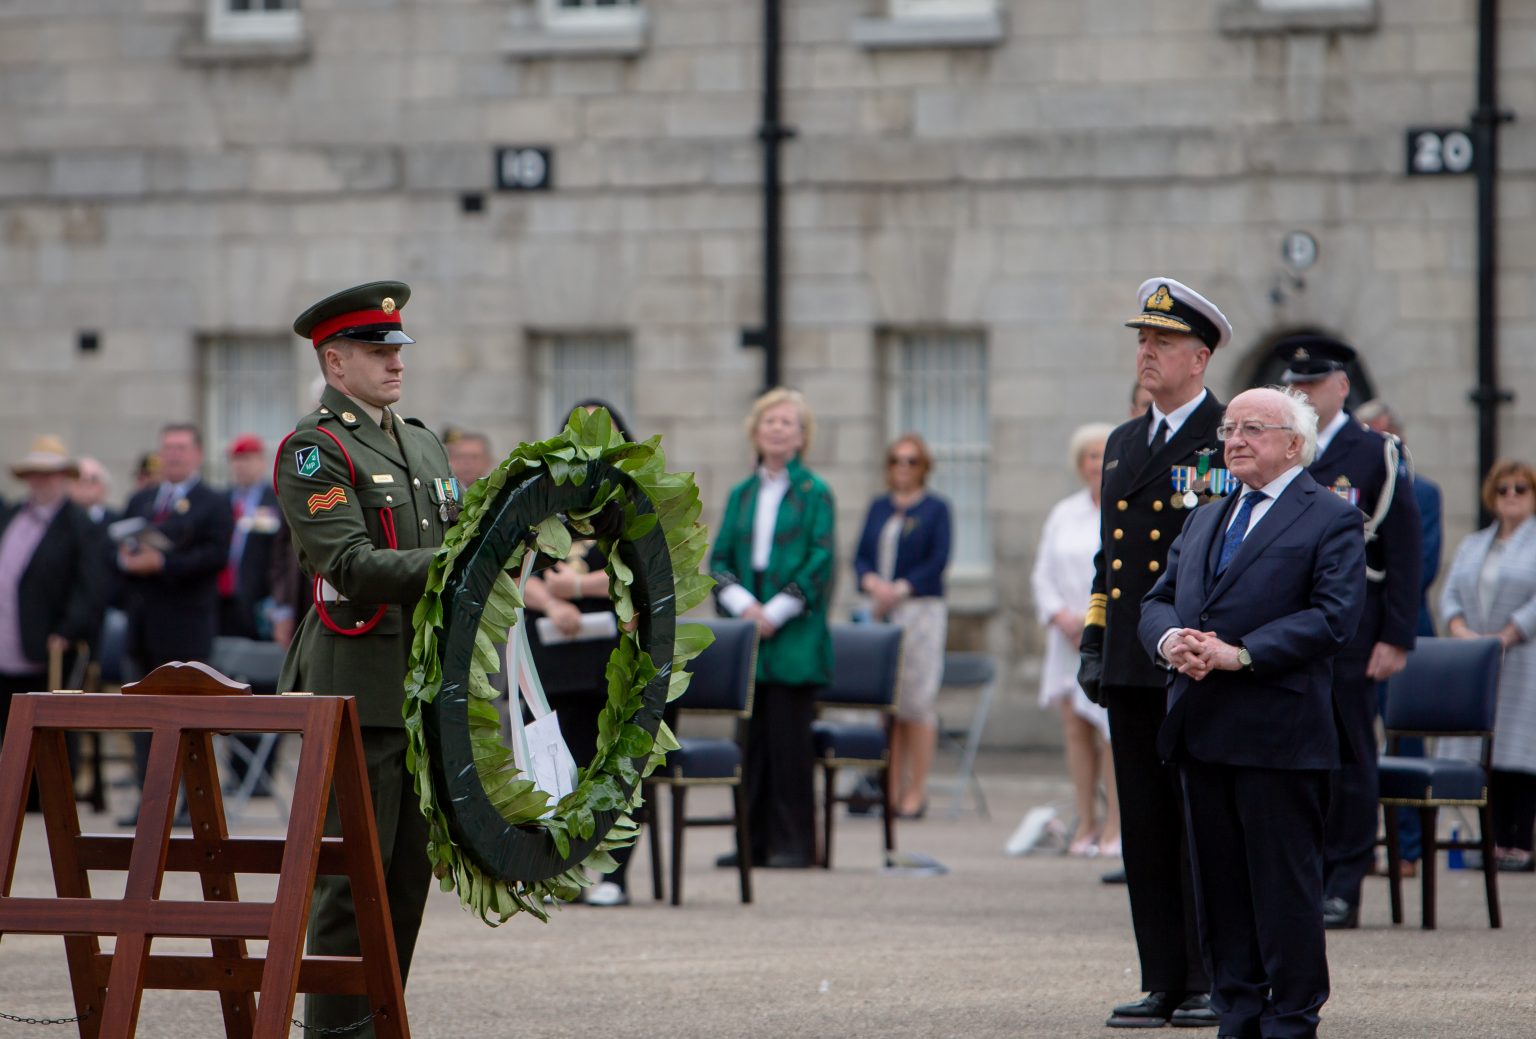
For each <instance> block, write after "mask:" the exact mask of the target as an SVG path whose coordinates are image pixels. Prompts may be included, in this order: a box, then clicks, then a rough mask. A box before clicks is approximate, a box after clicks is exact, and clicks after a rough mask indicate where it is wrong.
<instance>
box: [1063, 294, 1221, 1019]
mask: <svg viewBox="0 0 1536 1039" xmlns="http://www.w3.org/2000/svg"><path fill="white" fill-rule="evenodd" d="M1136 303H1137V306H1139V307H1140V308H1141V311H1142V312H1141V313H1140V314H1138V315H1137V316H1136V317H1134V318H1132V319H1131V320H1130V321H1128V322H1127V323H1126V324H1127V325H1129V326H1130V327H1132V328H1135V329H1137V350H1136V372H1137V379H1138V381H1139V382H1140V384H1141V385H1142V386H1144V387H1146V389H1147V390H1148V391H1149V392H1150V393H1151V397H1152V403H1151V406H1150V408H1148V410H1147V412H1146V413H1145V414H1143V415H1140V416H1138V417H1136V418H1133V419H1131V420H1130V421H1129V422H1126V423H1124V424H1123V425H1121V426H1120V427H1119V428H1117V429H1116V430H1115V431H1114V432H1113V433H1111V434H1110V436H1109V440H1108V442H1107V443H1106V444H1105V447H1104V478H1103V493H1102V496H1101V502H1102V505H1101V510H1102V511H1101V513H1100V548H1099V552H1098V555H1097V556H1096V557H1095V559H1094V577H1093V596H1092V598H1091V600H1090V605H1089V608H1088V615H1087V617H1086V618H1085V622H1084V628H1083V637H1082V663H1081V666H1080V669H1079V672H1078V680H1079V682H1080V683H1081V684H1082V686H1083V690H1084V692H1086V693H1087V694H1088V697H1089V698H1090V699H1092V700H1093V701H1095V702H1096V703H1102V704H1104V705H1105V706H1106V707H1108V708H1109V729H1110V751H1111V753H1112V755H1113V757H1114V762H1115V785H1116V787H1117V788H1118V789H1119V791H1120V815H1121V820H1122V824H1121V825H1122V835H1121V840H1122V855H1123V857H1124V861H1125V874H1126V883H1127V886H1128V888H1129V891H1130V901H1131V920H1132V923H1133V924H1134V927H1135V931H1136V946H1137V951H1138V952H1139V953H1140V957H1141V987H1142V990H1143V991H1144V992H1146V993H1147V995H1146V996H1145V997H1143V998H1142V999H1139V1000H1135V1001H1133V1002H1129V1003H1124V1004H1121V1005H1119V1006H1116V1007H1115V1008H1114V1010H1113V1012H1112V1013H1111V1014H1110V1017H1109V1020H1108V1021H1107V1022H1106V1023H1107V1024H1108V1025H1109V1026H1110V1027H1114V1028H1147V1027H1154V1026H1159V1025H1162V1024H1165V1023H1168V1022H1170V1021H1171V1022H1172V1023H1174V1024H1181V1025H1212V1024H1215V1023H1216V1018H1215V1015H1214V1014H1213V1013H1212V1011H1211V1009H1210V999H1209V995H1208V993H1209V990H1210V979H1209V977H1208V976H1207V974H1206V969H1205V965H1204V962H1203V958H1202V956H1201V953H1200V946H1199V942H1198V934H1197V930H1196V927H1195V917H1194V895H1193V889H1192V882H1191V874H1190V870H1189V864H1188V860H1187V855H1186V853H1185V850H1184V810H1183V799H1182V795H1181V794H1180V792H1179V787H1178V780H1177V777H1176V776H1175V775H1174V773H1173V771H1172V770H1171V769H1170V768H1169V767H1168V766H1167V765H1166V764H1164V762H1163V759H1162V758H1161V757H1160V756H1159V755H1158V751H1157V733H1158V729H1159V728H1160V727H1161V725H1162V722H1163V714H1164V696H1163V685H1164V680H1163V672H1162V671H1160V670H1159V669H1158V668H1157V667H1156V666H1155V665H1154V664H1153V663H1152V659H1151V658H1150V657H1149V656H1147V652H1146V650H1144V649H1143V648H1142V646H1141V643H1140V641H1139V640H1138V638H1137V635H1136V626H1137V622H1138V621H1139V620H1140V616H1141V598H1142V596H1143V595H1145V594H1146V592H1147V590H1148V589H1149V588H1151V587H1152V583H1153V582H1154V581H1156V580H1157V578H1158V576H1159V574H1160V572H1161V570H1162V568H1163V564H1164V562H1165V560H1166V558H1167V553H1168V546H1169V545H1170V544H1172V543H1173V539H1174V538H1175V537H1176V536H1177V535H1178V532H1179V529H1180V528H1181V527H1182V526H1183V525H1184V517H1185V516H1187V515H1189V510H1190V509H1193V508H1195V507H1196V506H1197V505H1199V504H1200V503H1201V502H1202V501H1210V500H1212V499H1213V498H1216V497H1220V496H1222V495H1224V494H1225V493H1226V490H1227V487H1228V484H1229V482H1230V480H1229V477H1228V474H1227V471H1226V470H1225V469H1223V468H1221V464H1222V462H1221V445H1220V444H1219V443H1217V441H1216V425H1217V422H1218V421H1219V420H1220V418H1221V410H1222V407H1221V402H1220V401H1218V400H1217V399H1216V398H1215V396H1214V395H1213V394H1211V393H1210V392H1209V391H1208V390H1207V389H1206V388H1205V368H1206V364H1207V363H1208V362H1209V361H1210V358H1211V353H1212V352H1213V351H1214V350H1217V349H1219V348H1220V347H1221V346H1222V345H1223V344H1225V343H1226V342H1227V341H1228V340H1229V339H1230V338H1231V336H1232V326H1231V324H1230V323H1229V322H1228V321H1227V319H1226V317H1225V316H1223V315H1222V313H1221V311H1220V310H1218V309H1217V308H1216V306H1215V305H1214V304H1213V303H1211V302H1210V301H1209V300H1207V299H1206V298H1205V297H1203V296H1201V295H1200V294H1199V293H1197V292H1195V291H1194V290H1193V289H1191V288H1189V287H1188V286H1186V285H1181V284H1180V283H1179V282H1177V281H1174V280H1173V279H1171V278H1153V279H1151V280H1149V281H1147V282H1146V283H1144V284H1143V285H1142V286H1141V289H1140V291H1139V292H1138V293H1137V297H1136Z"/></svg>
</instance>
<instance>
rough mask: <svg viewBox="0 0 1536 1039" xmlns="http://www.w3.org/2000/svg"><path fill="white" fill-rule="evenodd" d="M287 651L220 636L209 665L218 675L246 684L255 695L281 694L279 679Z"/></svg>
mask: <svg viewBox="0 0 1536 1039" xmlns="http://www.w3.org/2000/svg"><path fill="white" fill-rule="evenodd" d="M285 656H287V651H285V650H284V649H283V647H282V646H279V645H278V644H277V643H275V642H262V641H259V640H257V639H245V638H238V637H236V636H233V635H220V636H219V637H218V638H216V639H214V640H213V653H212V654H211V655H210V659H209V661H208V663H209V664H210V665H211V666H212V667H213V669H214V670H215V671H218V672H220V673H221V674H224V675H227V676H228V677H230V678H233V679H234V680H235V681H237V682H244V683H245V684H246V685H249V686H250V687H251V692H253V693H275V692H277V678H278V675H279V674H280V673H281V672H282V670H283V658H284V657H285Z"/></svg>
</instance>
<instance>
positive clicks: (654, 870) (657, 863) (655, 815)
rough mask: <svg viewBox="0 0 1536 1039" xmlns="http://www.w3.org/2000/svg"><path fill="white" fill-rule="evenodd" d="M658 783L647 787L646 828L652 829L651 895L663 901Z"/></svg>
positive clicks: (650, 838)
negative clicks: (657, 798)
mask: <svg viewBox="0 0 1536 1039" xmlns="http://www.w3.org/2000/svg"><path fill="white" fill-rule="evenodd" d="M656 796H657V795H656V784H655V783H647V784H646V787H645V809H644V811H645V828H646V829H647V830H649V831H650V837H649V840H650V843H651V897H652V898H653V899H655V900H656V901H657V902H660V901H661V897H662V891H661V811H660V807H661V806H660V804H659V803H658V802H657V800H656Z"/></svg>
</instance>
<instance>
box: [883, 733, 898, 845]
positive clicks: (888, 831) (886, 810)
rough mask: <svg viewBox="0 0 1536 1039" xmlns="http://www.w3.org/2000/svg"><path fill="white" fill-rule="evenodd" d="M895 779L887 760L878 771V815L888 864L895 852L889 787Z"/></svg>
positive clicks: (892, 812) (893, 806)
mask: <svg viewBox="0 0 1536 1039" xmlns="http://www.w3.org/2000/svg"><path fill="white" fill-rule="evenodd" d="M895 781H896V777H895V776H893V775H892V774H891V762H890V759H889V758H887V759H886V762H885V767H884V768H882V769H881V770H880V805H881V811H880V815H881V818H882V820H883V821H884V823H885V857H886V860H887V863H889V860H890V857H891V852H893V851H895V850H896V806H895V805H894V804H892V803H891V786H892V785H893V784H894V783H895Z"/></svg>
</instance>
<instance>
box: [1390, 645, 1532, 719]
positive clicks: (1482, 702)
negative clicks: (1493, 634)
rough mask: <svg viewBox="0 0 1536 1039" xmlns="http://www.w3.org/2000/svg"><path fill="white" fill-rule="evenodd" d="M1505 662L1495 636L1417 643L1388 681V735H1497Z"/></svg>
mask: <svg viewBox="0 0 1536 1039" xmlns="http://www.w3.org/2000/svg"><path fill="white" fill-rule="evenodd" d="M1503 659H1504V653H1503V649H1502V648H1501V647H1500V645H1499V640H1498V639H1495V638H1486V639H1450V638H1438V639H1436V638H1420V639H1418V640H1417V641H1416V643H1415V645H1414V650H1413V652H1412V653H1409V654H1408V665H1407V666H1406V667H1404V668H1403V670H1401V671H1399V672H1398V673H1397V674H1395V675H1393V676H1392V677H1391V678H1389V679H1388V680H1387V714H1386V718H1385V725H1386V729H1387V731H1388V732H1394V731H1395V732H1416V733H1453V732H1460V733H1478V732H1492V731H1493V715H1494V708H1495V706H1496V705H1497V703H1498V691H1499V668H1500V665H1501V664H1502V663H1503Z"/></svg>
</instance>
